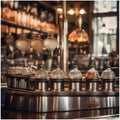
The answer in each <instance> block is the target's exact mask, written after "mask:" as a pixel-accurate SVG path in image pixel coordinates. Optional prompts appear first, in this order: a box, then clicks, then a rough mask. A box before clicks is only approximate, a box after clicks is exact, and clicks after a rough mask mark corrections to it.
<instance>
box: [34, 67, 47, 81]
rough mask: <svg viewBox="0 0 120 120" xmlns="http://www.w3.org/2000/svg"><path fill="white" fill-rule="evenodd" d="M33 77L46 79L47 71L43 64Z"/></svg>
mask: <svg viewBox="0 0 120 120" xmlns="http://www.w3.org/2000/svg"><path fill="white" fill-rule="evenodd" d="M35 78H40V79H43V80H45V79H47V78H48V72H47V71H46V70H45V69H44V68H43V65H41V66H40V67H39V68H38V69H37V71H36V73H35Z"/></svg>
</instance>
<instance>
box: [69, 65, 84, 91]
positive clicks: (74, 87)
mask: <svg viewBox="0 0 120 120" xmlns="http://www.w3.org/2000/svg"><path fill="white" fill-rule="evenodd" d="M69 78H70V85H69V89H70V90H71V91H80V90H82V81H81V80H82V73H81V71H80V70H79V69H78V67H77V66H74V68H73V69H72V70H70V72H69Z"/></svg>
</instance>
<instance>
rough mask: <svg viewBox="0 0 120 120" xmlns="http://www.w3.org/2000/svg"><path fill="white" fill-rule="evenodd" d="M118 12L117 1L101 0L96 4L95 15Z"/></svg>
mask: <svg viewBox="0 0 120 120" xmlns="http://www.w3.org/2000/svg"><path fill="white" fill-rule="evenodd" d="M115 11H117V1H115V0H111V1H110V0H109V1H108V0H100V1H95V2H94V13H104V12H115Z"/></svg>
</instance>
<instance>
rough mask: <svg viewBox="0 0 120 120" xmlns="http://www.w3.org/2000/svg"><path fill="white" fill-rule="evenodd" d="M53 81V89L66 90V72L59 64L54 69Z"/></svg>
mask: <svg viewBox="0 0 120 120" xmlns="http://www.w3.org/2000/svg"><path fill="white" fill-rule="evenodd" d="M50 77H51V82H52V88H51V89H52V90H53V91H58V92H60V91H63V90H64V72H63V71H62V70H61V69H60V66H59V65H58V66H57V68H56V69H54V70H53V71H52V72H51V74H50Z"/></svg>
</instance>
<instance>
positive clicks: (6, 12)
mask: <svg viewBox="0 0 120 120" xmlns="http://www.w3.org/2000/svg"><path fill="white" fill-rule="evenodd" d="M2 12H3V13H2V14H3V15H2V16H3V18H4V19H6V20H10V18H11V9H10V4H9V2H4V7H3V10H2Z"/></svg>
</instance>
